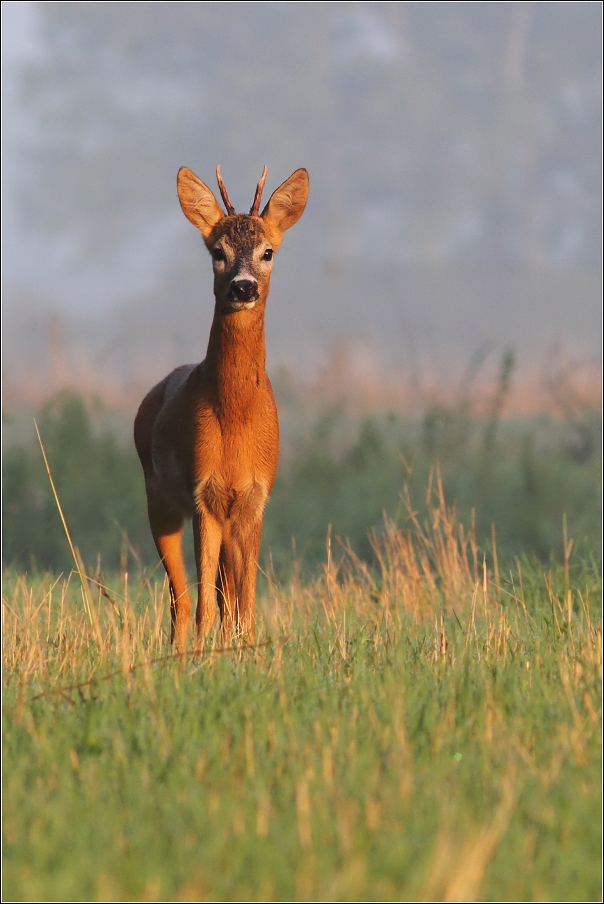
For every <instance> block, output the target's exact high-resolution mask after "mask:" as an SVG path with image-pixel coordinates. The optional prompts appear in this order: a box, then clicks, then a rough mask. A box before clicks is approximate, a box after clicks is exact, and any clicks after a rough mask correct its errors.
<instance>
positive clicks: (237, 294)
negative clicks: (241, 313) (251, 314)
mask: <svg viewBox="0 0 604 904" xmlns="http://www.w3.org/2000/svg"><path fill="white" fill-rule="evenodd" d="M229 296H230V298H231V300H232V301H234V302H235V303H236V304H242V305H246V306H247V305H250V303H251V302H255V301H257V299H258V297H259V296H258V283H257V282H256V280H255V279H234V280H233V282H232V283H231V288H230V290H229Z"/></svg>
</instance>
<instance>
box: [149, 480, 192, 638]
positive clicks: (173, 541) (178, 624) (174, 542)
mask: <svg viewBox="0 0 604 904" xmlns="http://www.w3.org/2000/svg"><path fill="white" fill-rule="evenodd" d="M147 501H148V508H149V524H150V526H151V533H152V534H153V539H154V540H155V545H156V547H157V551H158V553H159V555H160V558H161V560H162V562H163V565H164V568H165V569H166V573H167V575H168V580H169V582H170V623H171V630H170V642H171V643H174V642H176V646H177V648H178V649H179V650H184V649H185V646H186V641H187V630H188V628H189V619H190V617H191V597H190V595H189V591H188V589H187V572H186V568H185V563H184V559H183V555H182V530H183V522H184V518H183V516H182V514H180V513H179V512H176V511H174V510H171V509H167V508H166V507H165V505H164V504H162V502H158V500H157V499H156V498H155V497H154V493H153V491H152V490H151V488H150V487H148V488H147Z"/></svg>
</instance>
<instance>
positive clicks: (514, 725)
mask: <svg viewBox="0 0 604 904" xmlns="http://www.w3.org/2000/svg"><path fill="white" fill-rule="evenodd" d="M407 502H408V503H409V508H408V510H407V513H406V519H405V521H404V524H403V526H402V527H401V526H397V524H395V523H394V522H393V521H390V520H388V519H386V521H385V523H384V526H383V529H382V530H380V531H374V533H373V535H372V540H371V543H372V552H373V558H372V559H371V561H370V562H369V564H368V559H367V558H360V557H359V556H358V554H357V553H356V552H355V551H354V549H352V548H348V549H342V547H340V546H338V547H336V544H335V541H334V542H333V543H332V542H331V541H330V540H329V538H328V544H327V549H326V554H325V558H324V563H325V564H324V566H323V568H322V569H320V570H319V571H318V572H316V573H315V575H314V577H307V576H304V575H301V574H298V573H296V571H295V570H294V572H293V574H290V575H289V576H288V577H287V578H276V577H275V576H274V575H273V574H272V573H271V572H270V571H269V572H268V574H267V575H266V578H265V580H264V583H263V589H262V593H261V600H260V606H259V610H260V611H259V632H258V637H257V643H256V645H255V646H246V645H245V644H241V645H238V646H236V647H234V648H229V649H223V648H221V647H220V641H219V638H218V634H217V633H216V634H214V635H212V636H211V637H210V640H209V642H208V644H207V646H206V647H204V649H203V650H197V651H195V650H191V651H190V652H189V653H187V654H186V655H174V654H173V652H172V651H171V649H170V647H169V646H168V644H167V621H168V617H167V607H168V596H167V589H166V586H165V583H163V582H162V580H161V576H160V575H159V573H158V572H157V571H154V572H149V571H146V570H145V569H144V568H143V569H141V570H139V571H138V572H137V573H128V572H126V571H123V572H122V573H121V575H119V574H117V572H116V575H117V576H116V577H115V578H114V579H112V580H109V579H104V578H103V577H102V575H101V573H100V571H99V570H97V572H93V571H92V570H90V571H89V577H88V578H84V580H83V581H82V582H81V583H80V579H79V577H78V575H77V574H76V573H75V572H73V573H71V575H70V576H65V575H63V576H61V577H56V576H55V577H53V576H51V574H49V573H41V572H38V573H36V572H35V571H32V572H30V573H28V574H27V575H26V574H24V573H23V571H22V570H19V571H18V570H15V569H9V570H8V571H7V572H6V574H5V580H4V602H3V617H4V653H3V655H4V661H3V667H4V796H3V805H4V823H3V826H4V894H3V900H6V901H17V900H19V901H30V900H31V901H37V900H43V901H77V900H98V901H119V900H146V901H192V900H195V901H200V900H229V901H230V900H251V901H254V900H258V901H272V900H275V901H279V900H302V901H304V900H334V901H351V900H376V901H378V900H395V901H396V900H409V901H423V900H425V901H433V900H439V901H474V900H485V901H518V900H525V901H576V900H580V901H598V900H601V872H600V851H601V834H600V825H601V808H600V765H601V745H600V737H601V732H600V722H601V710H600V682H601V664H602V646H601V640H602V635H601V627H600V625H601V620H600V598H601V586H600V578H599V563H598V562H594V561H593V559H592V558H590V556H589V555H587V554H586V553H584V552H581V550H578V551H577V550H576V549H574V548H573V543H572V539H570V538H569V537H568V536H566V535H565V534H564V531H563V527H562V524H561V525H560V536H561V538H563V539H561V542H560V544H559V545H560V547H561V552H560V555H559V556H552V557H551V558H550V559H549V561H547V562H544V561H543V559H541V560H540V559H538V558H537V557H536V556H534V555H533V556H528V555H525V556H520V557H517V558H516V559H511V558H510V559H506V560H505V564H504V559H503V558H502V557H501V556H499V557H498V555H497V544H496V534H495V532H493V535H492V542H491V544H490V548H489V550H488V554H486V555H485V553H484V552H482V551H481V548H479V546H478V545H477V540H476V537H475V535H474V532H473V530H472V527H471V524H466V525H465V527H464V526H462V525H461V524H460V523H459V521H458V518H457V515H456V513H455V511H454V510H453V509H452V508H449V507H448V506H447V504H446V502H445V496H444V494H443V491H442V484H441V483H440V482H439V480H438V475H437V474H435V475H434V479H433V481H432V486H431V490H430V493H429V495H428V497H427V500H426V506H425V510H424V512H423V513H422V515H417V514H414V512H415V510H414V509H413V508H412V507H411V506H410V500H409V499H407ZM92 574H94V579H93V578H92V577H90V575H92Z"/></svg>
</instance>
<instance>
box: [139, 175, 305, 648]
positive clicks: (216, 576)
mask: <svg viewBox="0 0 604 904" xmlns="http://www.w3.org/2000/svg"><path fill="white" fill-rule="evenodd" d="M265 175H266V174H265V173H263V177H262V179H261V181H260V183H259V184H258V189H257V191H256V198H255V199H254V204H253V205H252V210H251V211H250V214H235V213H234V212H233V211H234V209H233V207H232V205H231V203H230V200H229V198H228V195H227V194H226V189H225V188H224V185H223V183H222V179H221V177H220V170H219V169H218V170H217V176H218V182H219V186H220V190H221V194H222V197H223V200H224V202H225V206H226V208H227V211H229V213H228V215H226V216H225V214H224V212H223V210H222V208H221V207H220V205H219V204H218V201H217V200H216V198H215V197H214V195H213V193H212V192H211V191H210V189H209V188H208V187H207V186H206V185H204V183H203V182H201V181H200V180H199V179H198V178H197V177H196V176H195V175H194V174H193V173H192V172H191V171H190V170H188V169H186V168H184V167H183V168H182V169H181V170H180V171H179V173H178V197H179V199H180V203H181V206H182V209H183V211H184V213H185V215H186V216H187V218H188V219H189V220H190V221H191V222H192V223H193V224H194V225H195V226H197V228H198V229H199V230H200V231H201V233H202V235H203V238H204V241H205V243H206V246H207V248H208V250H209V251H210V253H211V254H212V257H213V258H214V261H213V265H214V295H215V298H216V303H215V308H214V320H213V322H212V327H211V330H210V339H209V343H208V350H207V354H206V358H205V360H204V361H202V363H201V364H198V365H193V364H190V365H184V366H182V367H177V368H176V370H174V371H172V373H171V374H169V375H168V376H167V377H165V379H164V380H162V381H161V383H158V384H157V386H154V387H153V389H152V390H151V391H150V392H149V393H148V395H147V396H146V397H145V398H144V399H143V401H142V403H141V406H140V408H139V410H138V414H137V416H136V419H135V422H134V442H135V444H136V449H137V451H138V454H139V457H140V460H141V463H142V466H143V471H144V474H145V486H146V490H147V504H148V512H149V523H150V525H151V532H152V534H153V539H154V540H155V544H156V546H157V550H158V552H159V555H160V556H161V559H162V562H163V564H164V567H165V569H166V572H167V574H168V578H169V582H170V596H171V617H172V640H173V641H175V642H176V645H177V646H178V648H179V649H184V647H185V644H186V635H187V630H188V625H189V620H190V614H191V598H190V595H189V591H188V589H187V575H186V571H185V566H184V561H183V556H182V549H181V542H182V531H183V523H184V520H185V518H192V519H193V536H194V542H195V558H196V562H197V580H198V598H197V610H196V625H197V636H198V639H203V637H204V636H205V635H206V634H207V632H208V631H209V630H210V628H211V626H212V623H213V621H214V616H215V609H216V600H217V599H218V606H219V609H220V618H221V623H222V631H223V638H224V639H225V640H226V639H228V637H229V636H230V635H231V634H232V632H233V631H234V632H235V633H236V635H244V634H245V635H246V636H247V637H248V638H249V639H253V634H254V617H255V616H254V607H255V595H256V572H257V567H258V551H259V547H260V536H261V533H262V514H263V511H264V506H265V504H266V500H267V498H268V495H269V493H270V491H271V488H272V485H273V482H274V479H275V473H276V470H277V457H278V452H279V423H278V420H277V409H276V406H275V400H274V397H273V391H272V388H271V384H270V381H269V379H268V377H267V375H266V372H265V357H266V353H265V339H264V310H265V305H266V299H267V296H268V292H269V285H270V275H271V268H272V259H270V258H272V255H271V254H270V252H271V251H272V252H276V251H277V249H278V247H279V245H280V243H281V238H282V235H283V233H284V232H285V230H286V229H289V227H290V226H293V225H294V223H295V222H296V221H297V220H298V219H299V217H300V216H301V215H302V212H303V210H304V207H305V204H306V198H307V196H308V174H307V172H306V170H304V169H300V170H296V172H295V173H294V174H293V175H292V176H290V178H289V179H287V180H286V181H285V182H284V183H283V184H282V185H281V186H279V188H278V189H276V191H274V192H273V194H272V195H271V198H270V200H269V202H268V204H267V205H266V207H265V208H264V210H263V211H262V214H260V216H258V209H259V203H260V193H261V191H262V185H263V184H264V181H263V180H264V178H265ZM217 591H218V594H217Z"/></svg>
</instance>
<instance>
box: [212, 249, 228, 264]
mask: <svg viewBox="0 0 604 904" xmlns="http://www.w3.org/2000/svg"><path fill="white" fill-rule="evenodd" d="M212 257H213V258H214V260H215V261H225V260H226V256H225V253H224V251H223V250H222V248H213V249H212Z"/></svg>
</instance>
